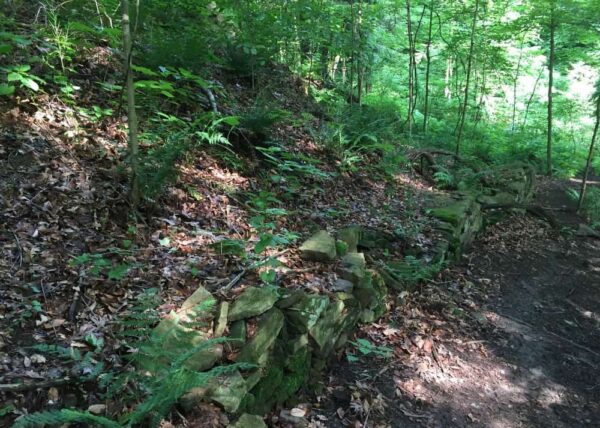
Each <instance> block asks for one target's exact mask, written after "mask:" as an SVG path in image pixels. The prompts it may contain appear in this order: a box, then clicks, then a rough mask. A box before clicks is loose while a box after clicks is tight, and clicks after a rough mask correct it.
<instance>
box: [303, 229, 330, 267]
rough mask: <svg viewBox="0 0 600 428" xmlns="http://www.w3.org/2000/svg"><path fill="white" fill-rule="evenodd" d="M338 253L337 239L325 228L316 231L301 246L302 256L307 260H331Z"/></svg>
mask: <svg viewBox="0 0 600 428" xmlns="http://www.w3.org/2000/svg"><path fill="white" fill-rule="evenodd" d="M336 255H337V251H336V248H335V239H333V237H332V236H331V235H330V234H329V233H327V232H326V231H324V230H321V231H319V232H317V233H315V234H314V235H313V236H311V237H310V238H309V239H307V240H306V241H305V242H304V243H303V244H302V246H301V247H300V256H301V257H302V258H303V259H305V260H312V261H316V262H330V261H333V260H335V257H336Z"/></svg>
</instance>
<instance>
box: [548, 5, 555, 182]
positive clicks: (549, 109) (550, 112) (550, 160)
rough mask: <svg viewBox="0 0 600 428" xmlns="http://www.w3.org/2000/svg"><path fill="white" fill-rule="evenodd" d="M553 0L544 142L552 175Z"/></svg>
mask: <svg viewBox="0 0 600 428" xmlns="http://www.w3.org/2000/svg"><path fill="white" fill-rule="evenodd" d="M555 19H556V17H555V11H554V0H550V58H549V60H548V132H547V134H548V140H547V144H546V175H547V176H548V177H552V89H553V86H554V31H555V27H556V22H555Z"/></svg>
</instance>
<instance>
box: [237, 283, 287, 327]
mask: <svg viewBox="0 0 600 428" xmlns="http://www.w3.org/2000/svg"><path fill="white" fill-rule="evenodd" d="M278 298H279V296H278V295H277V289H275V288H273V287H263V288H258V287H248V288H247V289H246V290H244V292H243V293H242V294H241V295H240V296H239V297H238V298H237V299H236V301H235V302H233V304H232V306H231V309H230V310H229V315H228V318H229V322H232V321H237V320H240V319H244V318H251V317H255V316H258V315H260V314H262V313H264V312H266V311H268V310H269V309H271V308H272V307H273V305H274V304H275V302H276V301H277V299H278Z"/></svg>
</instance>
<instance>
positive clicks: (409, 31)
mask: <svg viewBox="0 0 600 428" xmlns="http://www.w3.org/2000/svg"><path fill="white" fill-rule="evenodd" d="M406 32H407V34H408V114H407V119H406V120H407V124H408V138H409V140H410V139H412V125H413V120H412V115H413V102H414V99H413V96H414V66H415V64H414V63H415V55H414V43H413V34H412V24H411V16H410V0H406Z"/></svg>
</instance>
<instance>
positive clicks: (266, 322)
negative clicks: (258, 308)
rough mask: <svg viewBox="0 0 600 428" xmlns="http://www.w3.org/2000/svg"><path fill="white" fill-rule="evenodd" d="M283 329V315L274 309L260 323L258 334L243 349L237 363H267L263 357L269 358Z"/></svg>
mask: <svg viewBox="0 0 600 428" xmlns="http://www.w3.org/2000/svg"><path fill="white" fill-rule="evenodd" d="M282 327H283V313H282V312H281V311H280V310H279V309H277V308H272V309H271V310H269V312H267V313H265V314H264V315H263V316H262V317H261V319H260V320H259V322H258V326H257V328H256V330H257V331H256V334H255V335H254V337H253V338H252V339H250V341H249V342H248V343H247V344H246V345H245V346H244V347H243V348H242V351H241V352H240V354H239V355H238V358H237V362H238V363H252V364H258V363H261V362H265V363H266V360H267V359H266V358H263V357H265V356H267V357H268V351H269V349H271V347H272V346H273V343H275V340H276V339H277V336H278V335H279V332H280V331H281V328H282Z"/></svg>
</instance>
